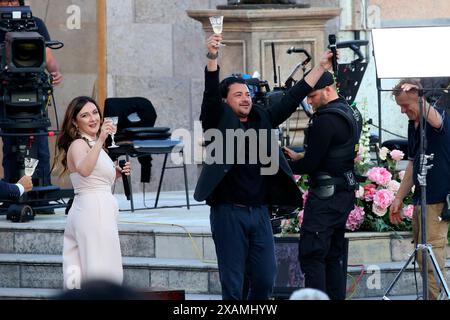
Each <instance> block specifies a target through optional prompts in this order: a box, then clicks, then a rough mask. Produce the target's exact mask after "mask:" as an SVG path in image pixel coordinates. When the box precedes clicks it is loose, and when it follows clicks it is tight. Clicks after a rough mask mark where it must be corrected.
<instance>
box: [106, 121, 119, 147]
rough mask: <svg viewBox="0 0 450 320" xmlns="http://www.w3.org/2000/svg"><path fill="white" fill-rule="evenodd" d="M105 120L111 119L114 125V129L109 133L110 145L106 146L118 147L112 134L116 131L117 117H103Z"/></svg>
mask: <svg viewBox="0 0 450 320" xmlns="http://www.w3.org/2000/svg"><path fill="white" fill-rule="evenodd" d="M105 121H111V122H112V124H113V127H114V131H113V132H112V133H111V140H112V142H111V145H110V146H109V147H108V148H118V147H119V146H118V145H116V142H115V141H114V134H115V133H116V131H117V123H118V122H119V117H105Z"/></svg>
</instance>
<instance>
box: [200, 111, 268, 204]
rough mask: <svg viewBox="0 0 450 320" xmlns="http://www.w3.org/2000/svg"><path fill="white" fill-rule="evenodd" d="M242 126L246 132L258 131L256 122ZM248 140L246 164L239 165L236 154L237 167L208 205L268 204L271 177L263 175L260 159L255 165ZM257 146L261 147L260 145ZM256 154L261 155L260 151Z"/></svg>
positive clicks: (235, 166) (212, 196)
mask: <svg viewBox="0 0 450 320" xmlns="http://www.w3.org/2000/svg"><path fill="white" fill-rule="evenodd" d="M240 126H241V129H242V130H244V131H246V130H248V129H251V128H252V129H256V128H255V127H256V122H253V121H252V120H249V122H241V123H240ZM248 140H249V139H248V138H246V141H245V142H246V143H245V146H244V148H245V149H244V150H245V151H244V152H245V163H244V164H238V162H237V154H238V152H235V159H234V163H235V165H233V167H232V168H231V170H230V171H229V172H228V173H227V174H226V175H225V177H224V178H223V179H222V181H221V182H220V183H219V185H218V186H217V188H216V189H215V190H214V192H213V193H212V195H211V196H210V197H209V199H208V201H207V202H208V204H210V205H214V204H218V203H234V204H241V205H246V206H260V205H266V204H267V203H268V200H267V192H268V179H270V176H266V175H261V163H260V162H259V157H255V158H256V160H257V161H256V162H257V163H254V162H255V161H254V160H255V159H251V158H250V157H249V155H250V152H251V153H252V156H253V155H254V150H252V151H250V150H251V149H252V148H250V146H249V144H248V142H249V141H248ZM257 146H259V143H258V144H257ZM256 154H257V155H258V154H259V150H258V151H257V152H256Z"/></svg>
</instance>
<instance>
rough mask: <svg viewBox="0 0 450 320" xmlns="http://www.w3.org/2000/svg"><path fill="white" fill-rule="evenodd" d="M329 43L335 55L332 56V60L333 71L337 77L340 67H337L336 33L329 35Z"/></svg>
mask: <svg viewBox="0 0 450 320" xmlns="http://www.w3.org/2000/svg"><path fill="white" fill-rule="evenodd" d="M328 43H329V46H328V48H330V50H331V52H332V53H333V57H332V58H331V61H332V63H333V73H334V76H335V77H337V72H338V68H337V51H336V35H334V34H330V35H328Z"/></svg>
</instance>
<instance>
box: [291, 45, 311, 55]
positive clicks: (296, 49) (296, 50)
mask: <svg viewBox="0 0 450 320" xmlns="http://www.w3.org/2000/svg"><path fill="white" fill-rule="evenodd" d="M297 52H303V53H305V54H306V55H307V56H309V54H307V51H306V50H305V49H301V48H296V47H290V48H289V49H287V51H286V53H287V54H291V53H297Z"/></svg>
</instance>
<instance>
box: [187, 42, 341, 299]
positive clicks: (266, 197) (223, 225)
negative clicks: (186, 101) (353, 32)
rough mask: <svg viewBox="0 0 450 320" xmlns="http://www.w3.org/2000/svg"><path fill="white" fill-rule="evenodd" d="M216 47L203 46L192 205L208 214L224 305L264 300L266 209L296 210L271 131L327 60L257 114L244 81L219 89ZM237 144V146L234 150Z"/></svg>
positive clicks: (269, 252) (271, 257) (269, 241)
mask: <svg viewBox="0 0 450 320" xmlns="http://www.w3.org/2000/svg"><path fill="white" fill-rule="evenodd" d="M221 40H222V37H221V35H217V34H215V35H213V36H211V37H209V38H208V40H207V49H208V53H207V58H208V63H207V67H206V71H205V92H204V95H203V102H202V108H201V114H200V120H201V121H202V127H203V130H204V136H205V140H206V144H207V147H206V151H207V158H206V159H205V163H204V166H203V170H202V172H201V174H200V177H199V180H198V183H197V187H196V190H195V194H194V198H195V199H196V200H197V201H203V200H206V202H207V204H208V205H209V206H210V207H211V215H210V222H211V232H212V236H213V240H214V244H215V247H216V254H217V260H218V266H219V275H220V281H221V284H222V297H223V299H224V300H242V299H245V298H248V299H250V300H264V299H269V298H270V296H271V294H272V288H273V285H274V282H275V278H276V261H275V253H274V241H273V234H272V227H271V222H270V214H269V205H290V206H294V207H299V206H301V205H302V200H301V193H300V191H299V189H298V187H297V185H296V184H295V181H294V179H293V174H292V171H291V169H290V168H289V165H288V163H287V161H286V159H285V157H284V156H283V153H282V152H281V149H280V148H279V147H278V141H277V137H276V134H275V129H276V128H277V127H278V126H279V125H280V124H281V123H283V122H284V121H285V120H286V119H287V118H288V117H289V116H290V115H291V114H292V113H293V112H294V111H295V110H296V109H297V108H298V106H299V104H300V102H301V101H302V100H303V99H304V98H305V97H306V95H307V94H308V93H309V91H310V90H311V89H312V87H314V85H315V84H316V82H317V81H318V80H319V78H320V77H321V76H322V74H323V72H324V71H325V70H326V69H329V68H331V57H332V53H331V52H327V53H325V54H324V55H323V57H322V58H321V60H320V63H319V64H318V65H317V66H316V67H314V68H313V69H312V71H311V72H310V73H309V74H308V75H307V76H306V77H305V79H304V80H302V81H300V82H298V83H297V84H296V85H295V86H294V87H292V88H291V89H290V90H289V91H287V92H286V94H285V95H284V96H283V98H282V99H281V101H280V102H279V103H277V104H275V105H273V106H270V107H268V108H262V107H260V106H257V105H253V104H252V99H251V96H250V92H249V89H248V87H247V85H246V83H245V81H244V80H242V79H240V78H236V77H229V78H226V79H224V80H223V81H222V82H220V83H219V66H218V64H217V57H218V44H219V43H220V41H221ZM230 134H231V135H230ZM233 134H234V135H233ZM208 137H212V138H213V139H214V140H213V139H212V138H208ZM240 138H243V139H241V142H242V143H235V141H236V140H239V139H240ZM274 141H275V143H273V142H274ZM220 142H223V143H222V144H221V143H220ZM209 151H212V152H211V154H209ZM257 155H258V157H257ZM266 155H267V156H268V157H269V158H270V161H267V157H265V156H266ZM222 158H226V159H222ZM244 275H246V276H247V277H248V279H249V293H248V297H243V282H244Z"/></svg>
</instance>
